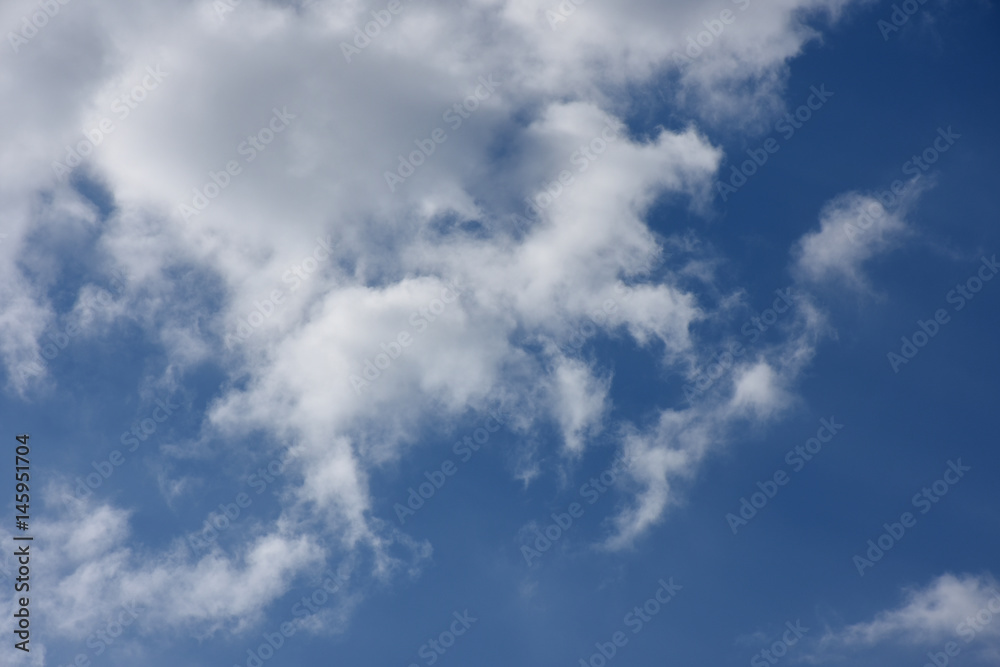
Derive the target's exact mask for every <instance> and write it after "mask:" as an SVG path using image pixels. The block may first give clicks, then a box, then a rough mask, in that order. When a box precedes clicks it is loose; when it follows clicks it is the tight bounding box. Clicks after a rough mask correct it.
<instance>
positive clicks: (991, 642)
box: [818, 573, 1000, 661]
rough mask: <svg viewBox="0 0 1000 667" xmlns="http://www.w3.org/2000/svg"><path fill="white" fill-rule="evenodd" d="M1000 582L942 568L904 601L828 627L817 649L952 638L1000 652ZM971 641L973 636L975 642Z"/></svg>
mask: <svg viewBox="0 0 1000 667" xmlns="http://www.w3.org/2000/svg"><path fill="white" fill-rule="evenodd" d="M998 616H1000V588H998V585H997V582H996V580H995V579H994V578H993V575H992V574H989V573H984V574H981V575H973V574H959V575H954V574H950V573H948V574H943V575H941V576H939V577H937V578H935V579H934V580H932V581H930V582H928V583H927V584H926V585H925V586H922V587H912V588H907V589H905V591H904V599H903V602H902V603H901V604H900V605H899V606H898V607H895V608H892V609H887V610H885V611H881V612H879V613H878V614H876V615H875V617H874V618H873V619H872V620H870V621H866V622H862V623H856V624H854V625H849V626H847V627H845V628H842V629H839V630H830V631H828V632H827V634H826V635H825V636H824V637H823V638H822V640H821V641H820V643H819V645H818V651H819V654H822V653H829V652H832V651H836V652H838V653H840V654H845V653H850V652H854V651H864V650H869V649H872V648H877V647H880V646H883V645H889V646H915V647H923V648H924V649H925V650H926V649H927V648H928V647H932V648H933V647H936V646H938V645H941V644H944V643H946V642H954V643H956V644H957V645H958V646H959V647H960V650H962V651H963V652H965V651H969V650H971V651H973V652H975V653H977V654H979V655H980V657H989V656H992V659H993V660H994V661H995V659H996V658H997V657H998V656H1000V618H998ZM973 642H975V643H974V644H973Z"/></svg>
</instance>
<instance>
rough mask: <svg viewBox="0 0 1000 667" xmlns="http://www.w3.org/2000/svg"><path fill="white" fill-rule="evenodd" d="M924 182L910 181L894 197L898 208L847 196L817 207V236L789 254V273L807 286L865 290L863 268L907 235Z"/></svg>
mask: <svg viewBox="0 0 1000 667" xmlns="http://www.w3.org/2000/svg"><path fill="white" fill-rule="evenodd" d="M926 187H927V183H926V182H922V181H918V180H913V181H910V182H909V183H907V184H906V186H905V189H904V190H903V191H902V192H900V193H899V197H900V204H899V205H898V206H896V207H894V208H893V209H892V210H889V209H886V208H885V206H883V205H882V204H881V203H880V202H879V200H878V199H876V198H875V197H874V196H871V195H863V194H860V193H857V192H848V193H846V194H843V195H840V196H838V197H836V198H834V199H833V200H831V201H830V202H828V203H827V204H826V206H824V207H823V210H822V211H821V212H820V229H819V231H815V232H809V233H807V234H805V235H804V236H803V237H802V238H801V239H800V240H799V242H798V245H797V247H796V249H795V253H794V260H795V264H794V267H793V270H794V271H795V273H796V274H797V275H798V276H799V277H801V278H802V279H804V280H806V281H809V282H813V283H820V282H830V281H836V282H841V283H843V284H846V285H848V286H849V287H851V288H854V289H859V290H867V289H868V280H867V278H866V276H865V273H864V267H865V264H866V263H868V262H869V261H870V260H872V259H873V258H875V257H877V256H879V255H882V254H885V253H887V252H889V251H891V250H893V249H895V248H896V247H898V246H899V245H900V244H901V242H902V241H903V240H904V239H905V238H906V237H907V236H909V235H911V234H912V233H913V232H912V230H911V229H910V227H909V226H908V225H907V223H906V214H907V213H908V212H909V210H910V209H911V208H912V206H913V204H914V203H915V202H916V199H917V198H918V197H919V196H920V193H921V192H922V191H923V190H924V189H925V188H926Z"/></svg>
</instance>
